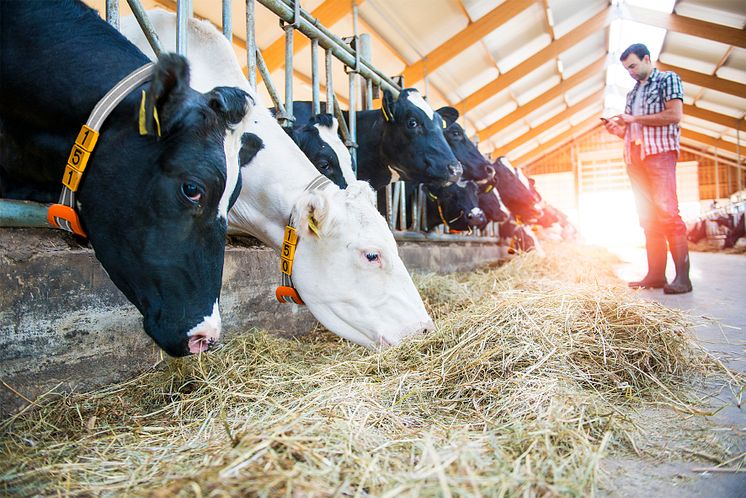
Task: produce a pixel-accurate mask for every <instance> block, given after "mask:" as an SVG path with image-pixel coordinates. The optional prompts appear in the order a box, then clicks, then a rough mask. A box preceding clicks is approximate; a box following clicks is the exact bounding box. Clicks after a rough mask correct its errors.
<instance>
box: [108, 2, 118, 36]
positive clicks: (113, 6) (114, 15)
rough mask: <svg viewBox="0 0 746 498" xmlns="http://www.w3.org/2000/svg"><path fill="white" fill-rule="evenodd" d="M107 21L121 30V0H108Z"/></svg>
mask: <svg viewBox="0 0 746 498" xmlns="http://www.w3.org/2000/svg"><path fill="white" fill-rule="evenodd" d="M106 22H108V23H109V24H111V25H112V26H114V29H116V30H117V31H119V0H106Z"/></svg>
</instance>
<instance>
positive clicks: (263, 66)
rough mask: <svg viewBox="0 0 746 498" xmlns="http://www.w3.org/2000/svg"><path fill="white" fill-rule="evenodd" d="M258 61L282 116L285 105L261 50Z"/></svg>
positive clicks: (260, 70) (257, 54) (268, 91)
mask: <svg viewBox="0 0 746 498" xmlns="http://www.w3.org/2000/svg"><path fill="white" fill-rule="evenodd" d="M252 1H253V0H252ZM256 61H257V63H258V67H259V73H260V74H261V75H262V81H264V86H265V87H267V93H269V96H270V98H271V99H272V102H273V103H274V104H275V109H277V115H278V116H282V115H284V114H285V106H284V105H282V100H281V99H280V95H279V94H278V93H277V89H276V88H275V85H274V83H272V76H271V75H270V74H269V68H267V63H265V62H264V57H262V52H261V51H259V50H257V51H256Z"/></svg>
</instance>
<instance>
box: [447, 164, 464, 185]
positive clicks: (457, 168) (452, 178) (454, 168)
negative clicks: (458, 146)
mask: <svg viewBox="0 0 746 498" xmlns="http://www.w3.org/2000/svg"><path fill="white" fill-rule="evenodd" d="M463 172H464V167H463V166H461V163H459V162H456V163H453V164H449V165H448V175H449V177H448V181H449V182H453V183H456V182H457V181H459V179H460V178H461V174H462V173H463Z"/></svg>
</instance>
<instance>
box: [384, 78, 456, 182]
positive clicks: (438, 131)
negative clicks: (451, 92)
mask: <svg viewBox="0 0 746 498" xmlns="http://www.w3.org/2000/svg"><path fill="white" fill-rule="evenodd" d="M382 104H383V107H382V108H381V113H382V114H383V118H384V123H383V133H382V140H381V152H382V154H383V158H384V160H385V161H386V163H387V164H388V166H389V167H390V168H392V169H393V170H394V171H395V172H396V173H397V174H398V175H399V177H401V179H402V180H405V181H409V182H414V183H425V184H428V185H434V186H445V185H448V184H451V183H454V182H456V181H458V180H459V178H461V173H462V171H463V170H462V167H461V164H459V162H458V160H456V157H455V156H454V155H453V152H452V151H451V148H450V147H449V146H448V143H446V141H445V137H444V136H443V129H444V128H445V126H444V125H445V122H444V121H443V118H441V117H440V115H439V114H437V113H436V112H435V111H433V110H432V108H431V107H430V105H429V104H428V103H427V102H425V99H423V98H422V95H420V92H418V91H417V90H415V89H413V88H407V89H404V90H402V92H401V93H400V94H399V98H398V99H394V96H393V94H392V93H391V92H389V91H388V90H386V91H384V94H383V100H382Z"/></svg>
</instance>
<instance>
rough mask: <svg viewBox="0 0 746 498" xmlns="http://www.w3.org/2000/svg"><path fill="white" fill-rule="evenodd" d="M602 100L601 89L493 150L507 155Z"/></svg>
mask: <svg viewBox="0 0 746 498" xmlns="http://www.w3.org/2000/svg"><path fill="white" fill-rule="evenodd" d="M603 98H604V89H601V90H599V91H597V92H595V93H593V94H592V95H589V96H588V97H586V98H584V99H583V100H581V101H580V102H578V103H576V104H575V105H572V106H570V107H568V108H566V109H565V110H564V111H562V112H560V113H559V114H557V115H556V116H553V117H552V118H550V119H548V120H546V121H544V122H543V123H541V124H540V125H538V126H536V127H535V128H531V129H530V130H529V131H528V132H526V133H524V134H523V135H521V136H520V137H518V138H516V139H515V140H513V141H512V142H510V143H508V144H506V145H503V146H502V147H499V148H497V149H495V152H496V153H497V154H498V155H501V156H503V155H507V154H508V153H509V152H511V151H513V150H515V149H517V148H518V147H520V146H521V145H523V144H524V143H526V142H528V141H529V140H531V139H533V138H535V137H537V136H539V135H541V134H542V133H544V132H545V131H547V130H549V129H551V128H553V127H554V126H556V125H558V124H560V123H561V122H562V121H565V120H567V119H569V118H570V117H571V116H573V115H574V114H576V113H578V112H580V111H582V110H583V109H585V108H587V107H588V106H591V105H594V104H598V103H599V102H602V103H603ZM595 119H596V120H598V116H595Z"/></svg>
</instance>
